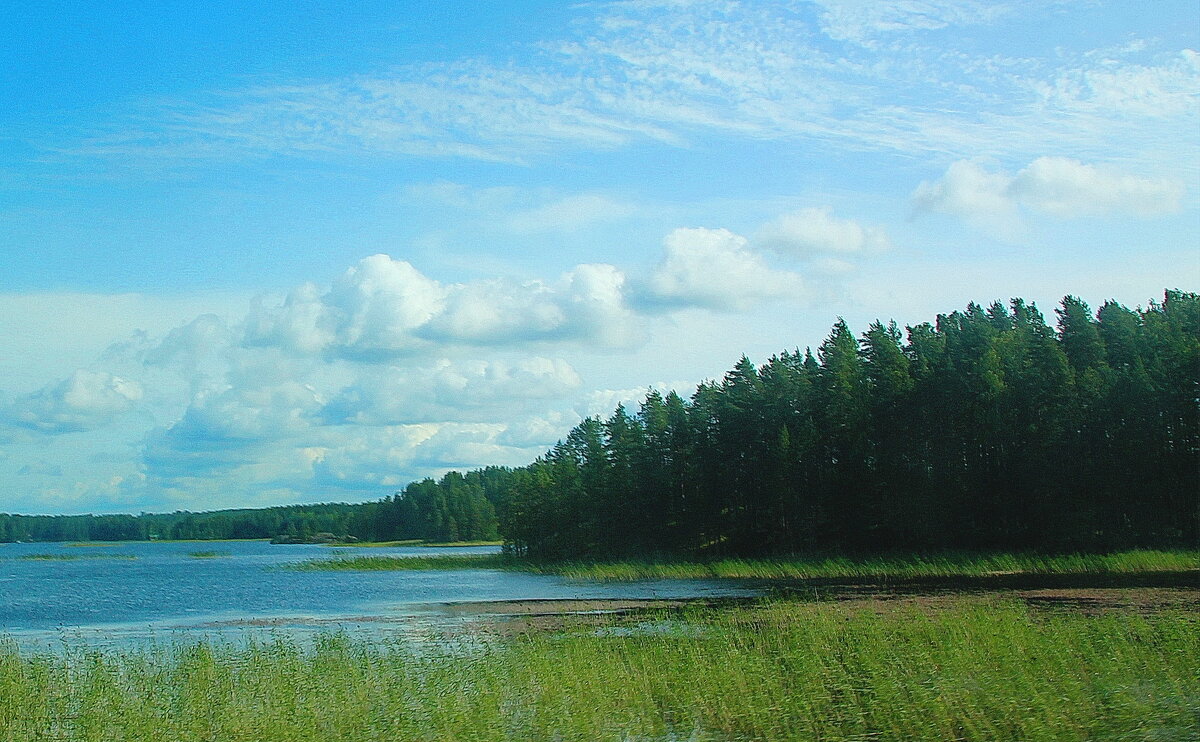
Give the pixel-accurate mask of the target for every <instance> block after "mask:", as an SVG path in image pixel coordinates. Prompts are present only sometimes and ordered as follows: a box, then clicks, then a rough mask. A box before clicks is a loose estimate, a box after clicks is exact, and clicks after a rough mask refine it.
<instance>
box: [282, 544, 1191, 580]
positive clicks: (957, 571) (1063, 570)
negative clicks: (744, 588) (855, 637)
mask: <svg viewBox="0 0 1200 742" xmlns="http://www.w3.org/2000/svg"><path fill="white" fill-rule="evenodd" d="M292 568H293V569H300V570H391V569H413V570H426V569H510V570H517V571H524V572H534V573H538V574H556V575H562V576H565V577H572V578H577V579H588V580H642V579H724V578H729V579H765V580H857V581H884V582H886V581H897V580H919V579H948V578H995V577H1004V576H1019V575H1029V576H1045V575H1076V576H1080V575H1153V574H1154V573H1180V572H1191V571H1200V551H1196V550H1177V551H1151V550H1134V551H1123V552H1117V553H1113V554H1063V555H1043V554H1012V553H995V554H979V553H970V552H962V553H958V552H947V553H941V554H933V555H926V556H922V555H911V554H905V555H891V556H869V557H848V556H837V557H806V556H797V557H789V558H774V559H717V560H706V561H685V560H659V561H613V562H582V561H569V562H538V561H532V560H526V559H520V558H517V557H513V556H511V555H507V554H447V555H443V556H431V557H425V556H419V557H397V556H366V557H363V556H357V557H341V558H337V559H314V560H309V561H305V562H300V563H298V564H296V565H294V566H292Z"/></svg>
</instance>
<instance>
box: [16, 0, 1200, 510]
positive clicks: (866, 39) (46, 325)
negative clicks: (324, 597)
mask: <svg viewBox="0 0 1200 742" xmlns="http://www.w3.org/2000/svg"><path fill="white" fill-rule="evenodd" d="M1198 36H1200V9H1198V8H1197V6H1196V4H1195V3H1194V2H1190V1H1184V2H1157V3H1154V4H1152V5H1139V4H1133V3H1124V2H1119V3H1118V2H1101V1H1099V0H1087V1H1080V2H1073V1H1071V0H1061V1H1055V2H1027V1H1025V0H1011V1H1001V2H982V1H977V0H957V1H955V0H899V1H898V2H892V3H871V2H863V1H861V0H815V1H812V2H793V1H791V0H779V1H778V2H766V1H763V0H760V1H757V2H737V1H735V0H711V1H710V0H645V1H640V0H633V1H630V2H587V3H578V4H569V3H562V2H540V1H535V0H529V1H527V2H514V1H511V0H509V1H506V2H492V1H488V2H482V1H481V2H471V3H461V4H449V3H444V2H406V3H383V2H378V3H376V2H356V3H344V4H343V3H326V2H301V3H201V4H195V3H187V4H185V3H154V4H151V3H99V4H97V3H69V2H67V3H43V4H33V5H31V6H30V7H26V8H18V7H12V6H11V5H10V6H6V7H5V8H4V9H0V337H3V338H4V340H5V343H4V348H3V349H2V350H0V511H10V512H29V513H59V512H62V513H73V512H88V511H108V512H138V511H142V510H152V511H153V510H175V509H192V510H198V509H209V508H219V507H231V506H247V505H249V506H259V505H269V504H282V503H292V502H313V501H330V500H339V501H341V500H350V501H357V500H365V499H375V498H378V497H380V496H382V495H385V494H388V493H390V492H392V491H394V490H395V489H398V488H399V487H401V486H403V484H405V483H406V482H407V481H410V480H411V479H414V478H419V477H423V476H429V475H437V474H439V473H441V472H443V471H445V470H446V469H448V468H468V467H474V466H481V465H486V464H492V463H499V464H522V463H525V462H527V461H529V460H531V459H532V458H534V457H535V456H536V455H537V454H539V453H541V452H542V451H544V450H545V449H546V448H547V447H548V446H550V445H552V444H553V443H554V442H555V441H556V440H557V439H559V438H560V437H562V436H563V435H564V434H565V433H566V432H567V430H569V429H570V427H571V426H572V425H574V424H575V423H576V422H578V420H579V419H580V418H581V416H585V415H591V414H605V415H606V414H608V413H609V412H611V409H612V407H613V406H614V405H615V404H616V403H617V402H619V401H622V400H625V401H626V402H629V401H633V402H635V403H636V401H637V400H638V399H640V397H641V396H642V395H643V394H644V393H645V391H646V388H647V387H648V386H651V385H653V386H655V387H657V388H659V389H666V388H674V389H678V390H680V391H681V392H682V393H684V394H687V393H690V391H691V389H693V388H694V385H695V384H696V383H697V382H699V381H701V380H703V379H705V378H712V377H715V376H719V375H720V374H721V373H723V372H724V370H726V369H727V368H729V367H730V366H731V365H732V364H733V362H734V361H736V359H737V358H738V357H739V356H740V355H741V354H743V353H746V354H748V355H749V356H750V357H751V358H752V359H755V360H764V359H765V358H766V357H767V356H769V355H770V354H771V353H774V352H777V351H779V350H782V349H785V348H793V347H804V346H807V345H814V346H815V345H817V344H819V343H820V341H821V340H822V339H823V337H824V336H825V334H826V333H827V332H828V329H829V327H830V325H832V323H833V322H834V321H835V320H836V318H837V317H838V316H843V317H845V318H846V319H847V320H848V321H849V322H850V323H851V324H852V326H853V327H854V328H855V329H856V330H858V331H862V330H864V329H865V326H866V323H867V322H869V321H870V320H872V319H875V318H883V319H889V318H895V319H896V320H897V321H899V322H900V323H902V324H904V323H916V322H921V321H925V320H930V319H932V318H933V316H934V314H936V313H938V312H946V311H950V310H952V309H955V308H960V307H962V306H963V305H965V304H966V302H968V301H971V300H975V301H980V302H990V301H992V300H994V299H1008V298H1010V297H1013V296H1022V297H1026V298H1028V299H1031V300H1034V301H1036V302H1038V303H1039V306H1041V308H1042V309H1043V311H1044V312H1045V313H1046V314H1047V315H1048V316H1051V317H1052V310H1053V307H1054V304H1055V302H1056V301H1057V300H1058V299H1059V298H1061V297H1062V296H1063V295H1064V294H1067V293H1072V294H1076V295H1079V296H1081V297H1082V298H1084V299H1085V300H1087V301H1089V302H1091V303H1092V304H1093V306H1098V305H1099V304H1100V303H1101V302H1103V301H1104V300H1106V299H1109V298H1115V299H1117V300H1119V301H1122V302H1124V303H1127V304H1130V305H1136V304H1145V303H1146V302H1147V301H1149V300H1150V299H1152V298H1155V297H1157V296H1160V295H1161V293H1162V291H1163V289H1165V288H1176V287H1178V288H1183V289H1185V290H1196V289H1197V288H1198V287H1200V201H1198V198H1197V193H1198V186H1200V55H1198V54H1197V49H1200V38H1197V37H1198Z"/></svg>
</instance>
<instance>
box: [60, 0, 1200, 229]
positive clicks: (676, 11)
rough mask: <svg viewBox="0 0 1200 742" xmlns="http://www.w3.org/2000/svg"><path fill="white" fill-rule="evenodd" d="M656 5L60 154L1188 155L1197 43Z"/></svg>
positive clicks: (179, 105)
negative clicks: (1048, 50)
mask: <svg viewBox="0 0 1200 742" xmlns="http://www.w3.org/2000/svg"><path fill="white" fill-rule="evenodd" d="M669 5H670V7H669V9H667V8H665V7H663V6H662V4H659V3H610V4H601V5H592V6H586V7H583V8H581V9H580V11H579V12H580V13H581V14H582V15H581V22H580V23H579V24H577V26H575V30H573V31H568V32H567V33H566V34H564V36H563V38H560V39H547V40H545V41H544V42H543V43H542V44H540V45H538V46H536V47H534V48H533V49H532V51H530V50H526V52H527V53H522V54H521V55H520V56H514V57H513V58H510V59H506V60H489V59H482V58H466V59H458V60H448V61H446V62H442V63H434V64H425V65H421V66H407V67H399V68H396V69H393V70H389V71H388V72H386V73H380V72H375V73H363V74H359V75H355V76H352V77H345V78H340V79H328V80H318V81H312V80H308V81H296V82H293V83H290V84H286V85H278V84H275V85H258V86H250V87H246V88H242V89H237V90H227V91H222V92H221V93H219V94H215V95H213V96H211V97H210V98H207V99H203V100H201V99H196V100H190V101H189V100H180V101H174V102H168V103H166V104H164V105H162V106H159V107H157V108H155V109H154V110H152V111H149V112H147V115H146V121H145V122H143V123H141V124H138V123H135V122H133V121H124V122H116V123H114V124H113V125H112V126H111V130H110V131H109V132H108V133H106V134H102V135H98V136H95V137H93V138H91V139H90V140H89V141H88V142H86V143H85V144H77V145H75V146H74V147H73V148H72V149H73V150H74V151H76V152H84V153H89V152H90V153H91V154H93V155H103V154H113V155H117V154H119V155H122V156H129V155H135V156H139V157H142V158H146V157H149V158H151V159H156V158H157V159H160V160H161V161H163V162H176V163H177V162H180V161H186V160H189V159H200V160H204V159H210V158H214V157H215V158H222V157H230V156H237V157H244V156H246V155H259V156H277V155H284V156H291V157H304V158H328V157H340V158H344V157H347V156H350V157H356V156H357V157H362V156H368V157H376V156H385V157H386V156H394V157H420V158H428V157H434V158H443V157H453V158H468V159H476V160H485V161H499V162H512V163H520V162H527V161H529V160H531V159H537V158H544V157H546V156H548V155H552V154H554V153H557V152H562V151H564V150H566V151H572V150H579V149H583V150H604V149H613V148H620V147H626V146H629V145H634V144H640V143H654V144H658V145H664V146H668V147H677V146H687V145H688V144H689V143H690V142H692V141H695V140H696V139H697V138H699V137H704V136H709V135H714V134H716V135H721V136H725V137H734V138H741V139H745V140H750V141H761V140H773V139H781V140H788V141H797V142H805V141H807V142H811V143H813V144H814V145H815V144H817V143H820V144H821V146H823V147H828V146H830V145H833V146H839V147H845V148H849V149H852V150H871V151H889V152H897V153H902V154H905V155H908V156H911V155H925V156H935V157H940V158H945V159H946V160H952V159H955V158H963V157H974V156H981V155H988V156H992V157H997V158H1001V159H1010V158H1023V159H1025V160H1028V159H1030V158H1031V157H1033V156H1036V153H1034V152H1032V151H1031V147H1033V146H1034V145H1035V143H1036V146H1037V147H1038V148H1040V149H1041V150H1042V151H1060V152H1063V153H1065V154H1068V155H1070V156H1075V157H1080V158H1083V159H1092V160H1094V159H1099V158H1100V157H1101V156H1102V154H1103V153H1104V152H1106V150H1107V151H1112V150H1121V151H1123V152H1125V153H1126V154H1125V157H1126V158H1139V157H1140V158H1142V159H1157V161H1159V162H1169V161H1170V160H1171V159H1172V157H1174V158H1175V159H1178V155H1179V154H1180V153H1181V152H1183V153H1187V154H1188V155H1189V156H1194V155H1195V154H1196V152H1197V150H1198V149H1200V147H1198V146H1197V144H1196V142H1195V137H1194V131H1195V130H1196V129H1197V128H1198V127H1200V110H1198V107H1197V106H1195V104H1194V101H1195V96H1196V95H1197V92H1198V91H1200V63H1198V62H1197V55H1196V53H1195V52H1194V51H1192V50H1187V49H1184V50H1177V49H1176V50H1172V49H1163V48H1158V47H1154V46H1153V45H1150V44H1131V45H1126V46H1125V47H1123V48H1121V49H1109V50H1092V51H1089V52H1082V53H1070V52H1067V51H1064V50H1059V51H1058V53H1057V55H1056V56H1054V57H1040V58H1039V57H1000V56H997V55H995V54H988V53H975V54H971V53H967V52H963V51H947V50H946V48H945V45H944V44H941V43H939V42H938V41H937V40H929V39H925V38H924V37H923V36H922V34H928V33H931V32H942V33H950V32H952V31H953V30H955V29H963V28H971V27H975V26H982V25H988V24H995V23H1000V22H1003V21H1005V20H1006V19H1011V18H1014V17H1017V16H1018V15H1020V14H1022V13H1023V14H1036V13H1039V12H1048V11H1047V9H1046V8H1045V7H1042V6H1040V5H1037V4H1030V3H1002V4H991V3H982V2H976V1H975V0H961V1H959V2H950V1H945V2H919V3H918V2H903V3H898V4H897V3H890V4H887V6H886V7H885V6H883V5H880V4H865V3H857V2H841V1H835V0H825V1H824V2H821V3H818V4H816V5H813V4H807V3H792V2H776V3H750V2H736V1H734V0H727V1H722V2H715V1H714V2H689V3H671V4H669ZM880 40H886V41H887V43H882V41H880ZM1117 145H1120V146H1117ZM577 206H578V205H577ZM576 213H579V211H578V210H576ZM531 223H532V222H531Z"/></svg>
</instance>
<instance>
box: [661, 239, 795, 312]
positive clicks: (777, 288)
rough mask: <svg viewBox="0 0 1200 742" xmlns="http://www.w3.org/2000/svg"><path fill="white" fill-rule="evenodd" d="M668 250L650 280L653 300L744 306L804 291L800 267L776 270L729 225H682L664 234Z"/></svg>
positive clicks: (727, 308)
mask: <svg viewBox="0 0 1200 742" xmlns="http://www.w3.org/2000/svg"><path fill="white" fill-rule="evenodd" d="M663 247H664V256H663V259H662V261H661V262H660V263H659V264H658V266H657V267H656V268H655V270H654V272H653V273H652V274H651V276H650V278H649V280H648V281H647V284H646V294H647V296H648V298H649V299H650V300H651V301H655V302H659V303H662V304H664V305H668V306H670V305H676V306H678V305H685V306H686V305H691V306H701V307H707V308H710V309H724V310H733V309H744V308H746V307H748V306H750V305H751V304H753V303H755V302H756V301H759V300H762V299H768V298H778V297H784V296H789V295H796V294H799V293H800V292H801V291H802V283H801V279H800V277H799V276H798V275H796V274H795V273H790V272H787V271H780V270H775V269H773V268H771V267H770V266H768V265H767V263H766V262H765V261H764V260H763V259H762V257H761V256H759V255H757V254H755V253H753V252H751V251H750V250H749V249H748V247H747V241H746V238H745V237H742V236H741V235H737V234H734V233H733V232H730V231H729V230H727V229H706V228H680V229H676V230H674V231H673V232H671V233H670V234H669V235H667V237H666V239H664V240H663Z"/></svg>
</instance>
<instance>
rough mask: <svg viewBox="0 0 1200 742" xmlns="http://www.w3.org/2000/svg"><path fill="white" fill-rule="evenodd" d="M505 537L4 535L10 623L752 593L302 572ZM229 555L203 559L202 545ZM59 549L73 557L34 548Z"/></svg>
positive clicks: (401, 624)
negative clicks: (312, 566)
mask: <svg viewBox="0 0 1200 742" xmlns="http://www.w3.org/2000/svg"><path fill="white" fill-rule="evenodd" d="M497 550H498V548H497V547H487V546H483V547H458V548H437V549H433V548H422V547H372V548H368V549H357V548H342V549H338V548H334V547H329V546H316V545H312V546H308V545H287V546H284V545H272V544H269V543H266V542H263V541H222V542H204V543H118V544H112V545H104V546H70V545H67V544H0V634H4V635H7V636H8V637H10V639H11V640H15V641H16V642H17V643H18V644H19V645H21V646H23V647H30V648H47V647H54V646H56V645H62V644H63V643H64V642H72V643H74V642H80V641H82V642H86V643H100V644H108V643H129V642H137V641H143V640H148V639H149V640H155V641H158V640H161V639H167V640H172V639H178V638H183V639H187V638H191V637H199V636H201V635H203V636H209V637H218V638H223V639H233V640H236V639H238V638H243V637H245V636H247V635H249V634H252V633H254V632H263V631H270V632H287V633H288V634H289V635H304V634H309V633H313V632H320V631H327V630H330V629H347V630H353V631H356V632H374V633H378V634H386V635H396V636H414V635H420V634H421V633H423V632H428V631H429V629H430V626H431V625H434V626H436V625H437V624H438V623H439V622H442V623H445V622H452V621H461V620H462V619H461V618H455V617H454V616H453V615H452V614H451V613H450V612H448V611H445V610H444V607H445V605H446V604H447V603H460V602H474V601H500V600H546V599H598V598H627V599H632V598H639V599H640V598H690V597H720V596H739V595H750V594H753V593H754V591H753V589H751V588H748V587H746V586H744V585H740V584H737V583H734V582H723V581H705V580H645V581H638V582H594V581H588V580H572V579H567V578H563V577H555V576H549V575H532V574H523V573H519V572H508V571H501V570H430V571H408V570H403V571H364V572H348V571H336V572H321V571H317V572H301V571H295V570H289V569H286V567H287V565H289V564H294V563H297V562H302V561H305V560H308V559H314V558H329V557H333V556H337V555H338V554H353V555H359V554H362V555H372V556H385V555H387V556H416V555H420V556H430V555H435V554H486V553H492V552H495V551H497ZM212 551H215V552H218V553H219V554H221V556H220V557H218V558H196V557H195V556H192V555H191V554H193V553H196V552H212ZM32 555H52V556H58V557H68V558H67V559H57V560H55V559H30V558H28V557H30V556H32Z"/></svg>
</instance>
